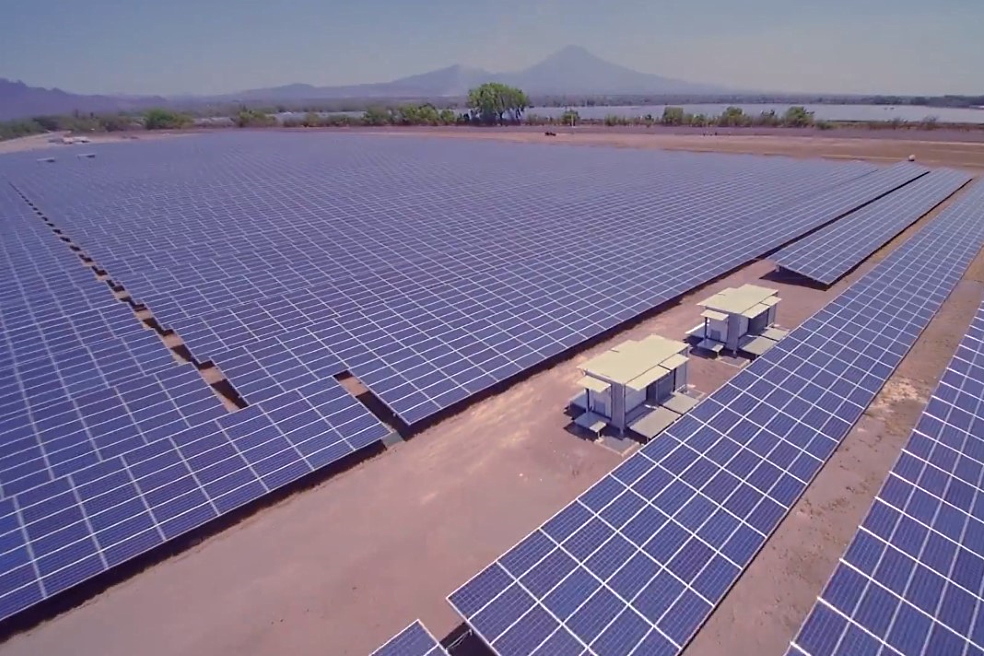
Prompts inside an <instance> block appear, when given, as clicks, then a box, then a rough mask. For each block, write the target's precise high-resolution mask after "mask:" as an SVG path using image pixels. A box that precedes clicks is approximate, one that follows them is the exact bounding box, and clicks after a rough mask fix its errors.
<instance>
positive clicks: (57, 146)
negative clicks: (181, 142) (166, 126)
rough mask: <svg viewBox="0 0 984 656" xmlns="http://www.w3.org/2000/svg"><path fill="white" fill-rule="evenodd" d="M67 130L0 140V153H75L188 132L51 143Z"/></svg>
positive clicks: (103, 135)
mask: <svg viewBox="0 0 984 656" xmlns="http://www.w3.org/2000/svg"><path fill="white" fill-rule="evenodd" d="M68 134H69V133H68V132H52V133H49V134H32V135H31V136H29V137H19V138H17V139H8V140H7V141H0V155H3V154H6V153H19V152H24V151H31V150H61V149H64V150H65V152H66V154H75V153H77V152H78V153H80V152H83V151H84V150H85V148H86V146H91V145H93V144H102V143H120V142H127V143H133V142H140V141H149V140H151V139H170V138H172V137H177V136H185V135H187V134H190V133H188V132H178V131H175V132H166V131H156V132H140V133H139V134H133V133H115V134H94V135H91V136H89V143H87V144H84V143H80V144H63V143H60V142H59V143H52V141H51V140H52V139H61V138H62V137H63V136H67V135H68ZM52 154H56V153H45V156H46V157H47V156H49V155H52Z"/></svg>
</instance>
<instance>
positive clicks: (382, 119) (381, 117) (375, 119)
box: [362, 107, 393, 125]
mask: <svg viewBox="0 0 984 656" xmlns="http://www.w3.org/2000/svg"><path fill="white" fill-rule="evenodd" d="M362 122H363V124H365V125H389V124H390V123H392V122H393V117H392V116H391V114H390V112H389V110H388V109H385V108H383V107H370V108H369V109H367V110H366V111H365V113H364V114H363V115H362Z"/></svg>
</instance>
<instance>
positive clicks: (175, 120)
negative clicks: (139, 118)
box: [144, 109, 191, 130]
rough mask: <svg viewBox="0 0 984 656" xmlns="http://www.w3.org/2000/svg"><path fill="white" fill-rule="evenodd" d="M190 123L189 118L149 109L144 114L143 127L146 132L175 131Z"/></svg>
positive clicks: (164, 110)
mask: <svg viewBox="0 0 984 656" xmlns="http://www.w3.org/2000/svg"><path fill="white" fill-rule="evenodd" d="M190 123H191V119H190V118H188V117H187V116H185V115H184V114H179V113H178V112H172V111H171V110H169V109H151V110H149V111H148V112H147V113H146V114H144V127H145V128H147V129H148V130H177V129H179V128H183V127H187V126H188V125H189V124H190Z"/></svg>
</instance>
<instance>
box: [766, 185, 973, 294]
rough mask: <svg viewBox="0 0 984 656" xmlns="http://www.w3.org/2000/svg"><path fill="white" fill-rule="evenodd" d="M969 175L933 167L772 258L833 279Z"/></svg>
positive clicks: (823, 279)
mask: <svg viewBox="0 0 984 656" xmlns="http://www.w3.org/2000/svg"><path fill="white" fill-rule="evenodd" d="M970 179H971V176H970V175H968V174H966V173H964V172H962V171H950V170H946V169H941V170H938V171H933V172H931V173H929V174H928V175H926V176H924V177H922V178H919V179H917V180H915V181H913V182H910V183H909V184H908V185H906V186H905V187H903V188H902V189H900V190H898V191H896V192H895V193H892V194H890V195H888V196H886V197H885V198H882V199H879V200H876V201H875V202H873V203H872V204H871V205H868V206H866V207H864V208H862V209H860V210H857V211H856V212H853V213H852V214H850V215H848V216H847V217H846V218H843V219H841V220H839V221H837V222H836V223H833V224H831V225H829V226H827V227H826V228H823V229H821V230H819V231H817V232H815V233H813V234H812V235H810V236H808V237H804V238H803V239H800V240H798V241H796V242H795V243H793V244H791V245H789V246H787V247H785V248H783V249H782V250H781V251H779V252H778V253H776V254H775V255H773V256H772V259H773V260H775V262H776V263H777V264H778V265H779V266H780V267H782V268H784V269H788V270H789V271H795V272H796V273H799V274H802V275H804V276H806V277H808V278H812V279H813V280H816V281H817V282H821V283H824V284H827V285H830V284H833V283H834V282H836V281H837V280H838V279H839V278H840V277H841V276H843V275H844V274H846V273H847V272H848V271H850V270H851V269H853V268H854V267H856V266H857V265H858V264H860V263H861V262H863V261H864V260H865V258H867V257H868V256H869V255H871V254H872V253H874V252H875V251H876V250H878V249H879V248H881V247H882V246H884V245H885V244H886V243H887V242H888V241H889V240H891V239H892V238H893V237H895V235H897V234H899V233H900V232H902V231H903V230H905V229H906V228H907V227H909V226H910V225H912V224H913V223H915V222H916V221H917V220H919V218H920V217H921V216H923V215H924V214H926V213H927V212H929V211H930V210H932V209H933V208H934V207H936V206H937V205H939V204H940V203H942V202H943V201H944V200H946V199H947V198H949V197H950V195H951V194H953V193H954V192H955V191H956V190H957V189H959V188H960V187H962V186H963V185H965V184H966V183H967V182H968V181H970Z"/></svg>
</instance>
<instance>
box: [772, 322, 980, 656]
mask: <svg viewBox="0 0 984 656" xmlns="http://www.w3.org/2000/svg"><path fill="white" fill-rule="evenodd" d="M982 397H984V305H982V306H981V307H980V308H979V309H978V311H977V315H976V316H975V318H974V320H973V322H972V324H971V326H970V328H969V330H968V331H967V335H966V336H965V337H964V338H963V340H962V341H961V343H960V345H959V346H958V347H957V352H956V354H955V355H954V357H953V359H952V360H951V361H950V365H949V367H948V368H947V370H946V372H945V373H944V374H943V377H942V379H941V380H940V383H939V385H938V386H937V388H936V391H935V392H934V393H933V396H932V397H931V398H930V400H929V404H928V405H927V407H926V410H925V411H924V412H923V414H922V416H921V417H920V419H919V422H918V423H917V424H916V427H915V429H914V430H913V432H912V434H911V435H910V437H909V441H908V443H907V444H906V446H905V448H903V450H902V453H901V455H900V456H899V459H898V461H897V462H896V463H895V466H894V467H893V469H892V471H891V472H889V475H888V479H887V480H886V481H885V484H884V485H883V486H882V489H881V491H880V492H879V493H878V495H877V496H876V497H875V501H874V504H873V505H872V507H871V510H870V511H869V512H868V515H867V517H866V518H865V519H864V521H863V522H862V523H861V526H860V527H859V529H858V532H857V534H856V535H855V537H854V539H853V540H852V541H851V544H850V546H849V547H848V548H847V552H846V553H845V555H844V556H843V557H842V558H841V559H840V562H839V564H838V565H837V567H836V569H835V570H834V573H833V576H832V577H831V578H830V580H829V581H828V582H827V585H826V586H825V587H824V589H823V592H822V593H821V595H820V598H819V599H818V600H817V603H816V605H815V606H814V608H813V610H812V611H811V612H810V614H809V616H808V617H807V619H806V621H805V622H804V624H803V626H802V628H801V629H800V631H799V634H798V635H797V637H796V639H795V640H794V641H793V644H792V646H791V647H790V652H789V653H790V654H794V655H795V654H799V655H803V654H805V655H808V656H826V655H833V654H844V655H845V656H846V655H848V654H850V655H852V656H853V655H854V654H868V653H872V654H873V653H885V654H903V655H905V656H916V655H923V654H925V655H930V654H982V653H984V614H982V613H981V611H980V609H981V608H982V605H984V595H982V592H981V584H982V581H984V512H982V510H981V508H980V505H981V504H980V501H979V500H980V499H981V498H982V496H981V492H982V487H981V471H982V460H984V458H982V454H984V413H982V407H981V398H982Z"/></svg>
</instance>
